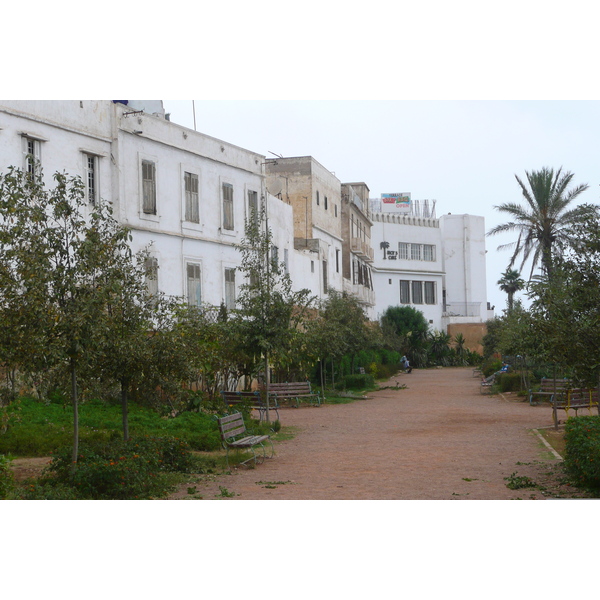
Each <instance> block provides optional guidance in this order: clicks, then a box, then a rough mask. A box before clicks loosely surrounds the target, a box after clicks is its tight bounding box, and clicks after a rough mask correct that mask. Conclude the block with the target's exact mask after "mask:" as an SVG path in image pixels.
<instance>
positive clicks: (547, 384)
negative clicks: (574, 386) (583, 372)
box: [529, 377, 571, 405]
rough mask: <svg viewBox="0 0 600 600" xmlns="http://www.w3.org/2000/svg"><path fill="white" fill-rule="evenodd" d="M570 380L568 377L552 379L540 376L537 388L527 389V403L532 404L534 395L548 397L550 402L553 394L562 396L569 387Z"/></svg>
mask: <svg viewBox="0 0 600 600" xmlns="http://www.w3.org/2000/svg"><path fill="white" fill-rule="evenodd" d="M570 385H571V382H570V381H569V380H568V379H552V378H550V377H542V380H541V381H540V389H539V390H535V391H534V390H529V404H530V405H533V399H534V397H537V396H540V397H542V398H548V400H549V401H550V402H552V401H553V400H554V396H555V395H556V396H562V395H564V393H565V392H566V391H567V390H568V389H569V386H570Z"/></svg>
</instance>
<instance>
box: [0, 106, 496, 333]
mask: <svg viewBox="0 0 600 600" xmlns="http://www.w3.org/2000/svg"><path fill="white" fill-rule="evenodd" d="M32 157H35V159H36V161H39V164H40V165H41V168H42V170H43V174H44V175H43V176H44V179H45V181H46V184H47V186H48V187H51V186H52V176H53V174H54V173H55V172H56V171H66V172H67V173H69V174H71V175H79V176H81V178H82V179H83V181H84V183H85V189H86V196H87V200H88V202H89V204H90V206H92V205H93V204H94V203H96V202H110V203H112V205H113V207H114V215H115V217H116V218H117V219H118V221H119V222H120V223H122V224H123V225H125V226H127V227H129V228H130V229H131V231H132V236H133V244H132V245H133V249H134V250H140V249H142V248H146V247H149V248H150V251H151V256H152V259H151V260H152V261H153V262H155V264H156V265H157V266H158V281H157V282H155V283H154V284H153V285H156V286H157V288H158V290H160V291H161V292H164V293H166V294H168V295H173V296H181V297H184V298H186V299H187V300H188V302H190V303H191V304H199V303H204V304H209V305H219V304H220V303H221V302H222V301H224V302H225V303H226V305H228V306H230V307H231V306H233V305H234V303H235V298H236V295H237V290H238V289H239V286H240V284H241V283H242V282H241V281H240V276H239V273H236V267H238V266H239V264H240V260H241V256H240V253H239V252H238V250H237V249H236V245H237V244H239V243H240V242H241V240H242V238H243V236H244V224H245V220H246V218H247V217H248V216H249V214H250V208H251V207H256V208H257V209H258V208H259V207H260V205H261V203H262V202H265V201H266V202H267V212H268V221H269V226H270V228H271V230H272V233H273V244H274V246H275V247H276V250H274V252H275V253H276V254H277V258H278V260H279V261H280V262H285V263H286V265H287V268H288V270H289V273H290V276H291V278H292V281H293V287H294V289H295V290H300V289H302V288H308V289H309V290H310V291H311V292H312V293H313V295H315V296H317V297H319V298H324V297H326V294H327V292H328V290H330V289H334V290H336V291H340V292H341V291H347V292H350V293H352V294H354V295H355V296H356V297H357V298H358V299H359V300H360V301H361V302H362V303H363V305H364V306H365V308H366V309H367V314H368V315H369V316H370V317H371V318H373V319H376V318H378V317H379V316H380V315H381V314H382V313H383V312H384V311H385V309H386V308H387V307H388V306H396V305H404V304H407V305H412V306H415V307H416V308H418V309H419V310H421V311H422V312H423V313H424V314H425V317H426V319H427V320H428V321H429V323H430V326H431V328H432V329H438V330H442V331H448V332H449V333H454V332H455V331H456V327H461V328H462V329H461V331H466V329H467V328H468V327H469V326H473V325H475V326H477V327H476V335H479V338H480V337H481V336H480V333H481V327H479V326H480V325H481V324H483V323H484V322H485V321H486V320H487V319H488V318H490V317H491V316H493V315H492V314H490V313H489V311H487V301H486V291H485V290H486V273H485V232H484V223H483V218H482V217H475V216H471V215H445V216H443V217H441V218H440V219H437V218H436V217H435V214H434V213H435V209H434V207H430V206H429V204H427V203H421V204H420V203H418V202H412V201H411V200H410V197H409V195H406V196H402V195H400V196H394V197H393V198H392V199H391V201H390V199H385V200H384V201H382V202H379V201H375V202H374V201H371V204H372V205H373V206H371V207H370V206H369V201H368V192H369V188H368V187H367V186H366V184H364V183H348V184H343V185H342V183H341V182H340V180H339V179H338V178H337V177H336V176H335V174H334V173H332V172H331V171H329V170H328V169H326V168H325V167H324V166H322V165H321V164H320V163H318V162H317V161H316V160H315V159H314V158H312V157H311V156H303V157H292V158H283V157H282V158H277V159H265V157H264V156H262V155H260V154H257V153H255V152H251V151H249V150H245V149H243V148H239V147H237V146H235V145H233V144H230V143H228V142H224V141H221V140H218V139H215V138H213V137H210V136H207V135H205V134H202V133H199V132H196V131H194V130H191V129H188V128H186V127H183V126H180V125H178V124H175V123H172V122H170V121H169V120H168V118H167V115H165V113H164V109H163V105H162V102H161V101H109V100H104V101H92V100H81V101H80V100H68V101H5V100H0V171H2V172H5V171H6V169H7V168H8V167H9V166H15V167H20V168H23V169H26V170H34V169H36V168H37V167H36V165H35V164H34V162H33V161H32ZM374 205H378V206H374ZM382 206H383V209H382ZM477 332H479V333H477Z"/></svg>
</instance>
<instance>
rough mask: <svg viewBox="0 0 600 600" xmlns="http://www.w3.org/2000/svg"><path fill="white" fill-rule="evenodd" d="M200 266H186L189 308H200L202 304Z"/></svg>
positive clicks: (189, 264)
mask: <svg viewBox="0 0 600 600" xmlns="http://www.w3.org/2000/svg"><path fill="white" fill-rule="evenodd" d="M200 276H201V271H200V265H197V264H191V263H188V265H187V299H188V304H189V305H190V306H200V304H201V303H202V282H201V277H200Z"/></svg>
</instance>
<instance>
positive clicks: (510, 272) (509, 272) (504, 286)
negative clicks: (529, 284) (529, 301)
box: [497, 269, 525, 311]
mask: <svg viewBox="0 0 600 600" xmlns="http://www.w3.org/2000/svg"><path fill="white" fill-rule="evenodd" d="M497 283H498V285H499V286H500V289H501V290H502V291H503V292H506V293H507V294H508V310H509V311H511V310H512V309H513V298H514V295H515V294H516V293H517V292H518V291H519V290H522V289H523V288H524V287H525V282H524V281H523V280H522V279H521V273H519V271H517V270H515V269H506V271H504V273H502V278H501V279H499V280H498V282H497Z"/></svg>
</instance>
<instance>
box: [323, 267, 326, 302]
mask: <svg viewBox="0 0 600 600" xmlns="http://www.w3.org/2000/svg"><path fill="white" fill-rule="evenodd" d="M323 293H325V294H326V293H327V261H326V260H324V261H323Z"/></svg>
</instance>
